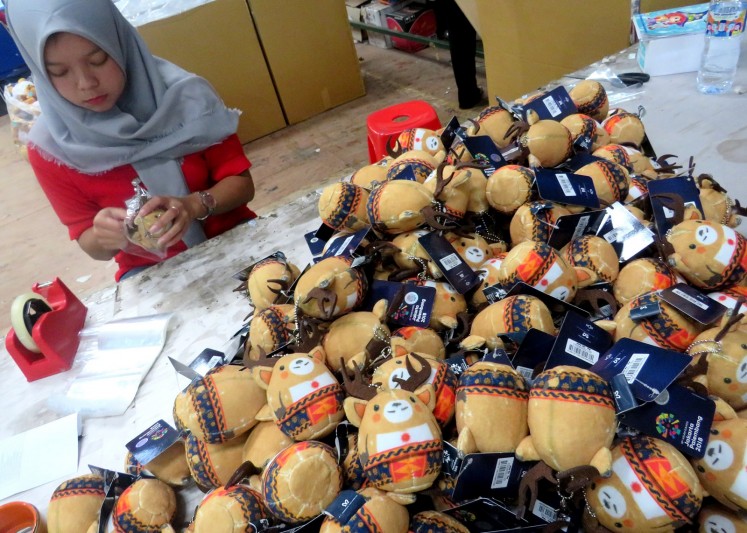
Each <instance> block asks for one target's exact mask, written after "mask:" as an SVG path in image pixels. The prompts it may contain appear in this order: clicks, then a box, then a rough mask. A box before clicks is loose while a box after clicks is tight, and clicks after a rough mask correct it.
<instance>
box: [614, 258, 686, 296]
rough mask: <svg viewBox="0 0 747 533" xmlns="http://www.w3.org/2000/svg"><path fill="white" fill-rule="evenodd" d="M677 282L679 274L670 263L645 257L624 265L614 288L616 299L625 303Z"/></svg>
mask: <svg viewBox="0 0 747 533" xmlns="http://www.w3.org/2000/svg"><path fill="white" fill-rule="evenodd" d="M676 283H677V276H676V274H675V273H674V271H673V270H672V269H671V268H670V267H669V265H667V264H666V263H664V262H662V261H659V260H658V259H652V258H648V257H643V258H641V259H634V260H633V261H631V262H630V263H627V264H626V265H625V266H624V267H622V268H621V269H620V273H619V274H618V275H617V279H616V280H615V283H614V285H613V287H612V288H613V292H614V295H615V300H617V302H618V303H619V304H621V305H625V304H626V303H628V302H629V301H631V300H632V299H634V298H636V297H638V296H640V295H642V294H646V293H648V292H652V291H659V290H663V289H667V288H669V287H671V286H672V285H674V284H676Z"/></svg>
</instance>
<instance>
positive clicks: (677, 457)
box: [586, 436, 703, 533]
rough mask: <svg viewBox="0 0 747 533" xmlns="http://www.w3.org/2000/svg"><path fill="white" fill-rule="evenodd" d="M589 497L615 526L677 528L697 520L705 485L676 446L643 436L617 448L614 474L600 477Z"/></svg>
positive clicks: (600, 515) (593, 507) (591, 504)
mask: <svg viewBox="0 0 747 533" xmlns="http://www.w3.org/2000/svg"><path fill="white" fill-rule="evenodd" d="M586 501H587V502H588V506H589V508H590V509H591V511H592V512H593V513H594V514H595V515H596V518H597V520H598V521H599V523H600V524H602V525H603V526H604V527H606V528H607V529H609V530H610V531H630V532H636V533H637V532H639V531H672V530H674V529H675V528H678V527H680V526H684V525H686V524H689V523H692V522H693V520H694V519H695V516H696V515H697V513H698V511H699V510H700V505H701V503H702V501H703V489H702V488H701V486H700V483H698V479H697V477H696V476H695V472H694V471H693V469H692V467H691V466H690V464H689V463H688V462H687V459H686V458H685V457H684V456H683V455H682V454H681V453H680V452H678V451H677V449H675V448H674V446H672V445H671V444H668V443H666V442H664V441H663V440H660V439H655V438H653V437H646V436H637V437H628V438H626V439H624V440H623V441H622V442H620V443H619V444H618V445H616V446H615V447H614V448H613V450H612V475H611V476H610V477H608V478H607V479H604V478H597V479H596V480H595V481H594V482H593V483H592V484H591V486H590V487H589V488H587V490H586Z"/></svg>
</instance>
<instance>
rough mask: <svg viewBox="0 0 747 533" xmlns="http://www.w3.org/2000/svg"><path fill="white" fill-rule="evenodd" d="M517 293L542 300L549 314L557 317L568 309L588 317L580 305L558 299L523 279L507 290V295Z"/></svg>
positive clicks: (561, 315) (560, 316)
mask: <svg viewBox="0 0 747 533" xmlns="http://www.w3.org/2000/svg"><path fill="white" fill-rule="evenodd" d="M517 294H526V295H528V296H534V297H536V298H538V299H540V300H542V303H544V304H545V305H546V306H547V308H548V309H549V310H550V314H552V315H553V317H559V318H560V319H561V320H562V317H564V316H565V314H566V313H567V312H568V311H573V312H574V313H576V314H579V315H581V316H582V317H584V318H588V317H589V313H587V312H586V311H584V310H583V309H581V308H580V307H578V306H576V305H573V304H572V303H568V302H564V301H563V300H559V299H557V298H555V297H554V296H550V295H549V294H546V293H544V292H542V291H540V290H538V289H535V288H534V287H532V286H531V285H527V284H526V283H524V282H523V281H520V282H518V283H516V284H515V285H514V286H513V287H512V288H511V290H510V291H508V294H507V296H514V295H517Z"/></svg>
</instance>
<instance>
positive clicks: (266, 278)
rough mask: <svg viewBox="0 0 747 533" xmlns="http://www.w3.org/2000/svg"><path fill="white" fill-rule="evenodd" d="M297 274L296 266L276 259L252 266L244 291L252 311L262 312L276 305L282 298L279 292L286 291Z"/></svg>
mask: <svg viewBox="0 0 747 533" xmlns="http://www.w3.org/2000/svg"><path fill="white" fill-rule="evenodd" d="M299 274H300V271H299V270H298V267H297V266H296V265H294V264H293V263H291V262H290V261H286V260H285V259H281V258H277V257H268V258H267V259H263V260H262V261H260V262H259V263H257V264H256V265H254V268H252V271H251V272H250V273H249V277H248V278H247V280H246V290H247V293H248V294H249V299H250V300H251V302H252V305H253V306H254V311H255V312H258V311H262V310H263V309H267V308H268V307H270V306H271V305H274V304H276V303H278V301H279V299H280V298H282V297H283V295H282V294H281V291H287V290H288V289H289V288H290V286H291V285H293V282H294V281H296V278H298V275H299Z"/></svg>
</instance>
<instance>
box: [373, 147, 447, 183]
mask: <svg viewBox="0 0 747 533" xmlns="http://www.w3.org/2000/svg"><path fill="white" fill-rule="evenodd" d="M445 156H446V154H445V153H442V155H441V156H440V157H434V156H433V155H431V154H430V153H429V152H427V151H425V150H409V151H407V152H404V153H403V154H401V155H399V156H397V157H395V158H394V161H392V162H391V164H390V165H389V169H387V171H386V179H387V180H395V178H396V177H397V175H398V174H399V173H400V172H402V171H403V170H405V169H408V168H409V169H411V170H412V172H413V174H415V179H416V180H417V182H418V183H423V182H424V181H425V179H426V178H427V177H428V176H429V175H430V173H431V172H433V171H434V170H436V167H437V166H438V165H439V163H440V162H441V161H442V160H443V158H444V157H445Z"/></svg>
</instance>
